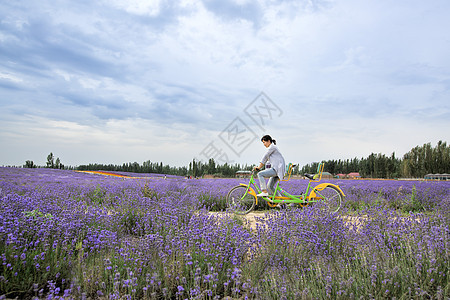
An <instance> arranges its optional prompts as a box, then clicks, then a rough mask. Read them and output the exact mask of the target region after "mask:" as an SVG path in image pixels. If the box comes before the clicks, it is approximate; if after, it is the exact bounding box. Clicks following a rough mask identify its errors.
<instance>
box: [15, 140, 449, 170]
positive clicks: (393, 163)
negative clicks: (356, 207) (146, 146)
mask: <svg viewBox="0 0 450 300" xmlns="http://www.w3.org/2000/svg"><path fill="white" fill-rule="evenodd" d="M323 162H324V163H325V166H324V171H327V172H330V173H331V174H333V175H336V174H339V173H342V174H348V173H351V172H359V173H360V175H361V177H364V178H423V177H424V176H425V175H427V174H444V173H449V172H450V146H447V143H446V142H442V141H439V142H438V143H437V145H436V146H435V147H433V146H432V145H431V143H427V144H424V145H423V146H416V147H414V148H412V149H411V150H410V151H409V152H408V153H406V154H405V155H403V158H398V157H396V156H395V153H392V154H391V155H390V156H386V155H384V154H381V153H377V154H375V153H371V154H370V155H369V156H368V157H366V158H361V159H359V158H352V159H345V160H341V159H338V160H328V161H323ZM318 164H319V163H318V162H316V163H311V164H307V165H305V166H303V167H302V168H300V167H299V166H297V167H296V168H295V169H294V174H304V173H315V172H316V170H317V166H318ZM24 167H25V168H36V167H38V166H36V165H35V164H34V162H33V161H30V160H27V161H26V163H25V165H24ZM46 167H47V168H56V169H71V170H82V171H96V170H104V171H121V172H133V173H158V174H167V175H178V176H192V177H201V176H204V175H215V176H217V177H234V176H235V174H236V172H237V171H240V170H251V169H252V165H247V164H245V165H241V164H234V165H231V164H226V163H225V164H224V165H218V164H216V162H215V161H214V159H212V158H211V159H209V161H208V162H202V161H197V160H195V159H193V160H192V161H191V162H190V163H189V165H188V166H183V167H173V166H169V165H167V164H163V163H162V162H152V161H150V160H147V161H145V162H143V163H142V164H139V163H137V162H133V163H131V162H130V163H123V164H122V165H114V164H107V165H106V164H97V163H93V164H92V163H91V164H88V165H80V166H77V167H70V166H69V167H66V166H64V165H63V164H62V163H61V161H60V159H59V158H56V160H55V156H54V155H53V153H50V154H49V155H48V156H47V164H46Z"/></svg>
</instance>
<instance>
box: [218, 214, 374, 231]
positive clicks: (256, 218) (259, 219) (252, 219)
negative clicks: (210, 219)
mask: <svg viewBox="0 0 450 300" xmlns="http://www.w3.org/2000/svg"><path fill="white" fill-rule="evenodd" d="M266 213H267V212H263V211H252V212H250V213H248V214H246V215H242V216H240V217H242V218H243V219H244V220H246V221H247V222H248V225H249V227H250V229H252V230H253V231H256V224H257V223H259V224H263V223H264V219H265V217H266ZM210 214H212V215H214V216H217V217H220V216H221V215H225V213H222V212H210ZM341 217H342V218H343V219H344V221H345V224H346V225H347V226H348V227H353V228H355V229H356V230H359V229H360V228H361V226H362V225H363V224H364V222H365V221H366V220H367V218H364V217H358V216H341Z"/></svg>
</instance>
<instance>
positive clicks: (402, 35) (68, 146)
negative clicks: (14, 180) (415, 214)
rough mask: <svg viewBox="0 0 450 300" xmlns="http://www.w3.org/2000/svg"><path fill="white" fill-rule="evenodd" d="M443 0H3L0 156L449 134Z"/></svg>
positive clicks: (178, 150) (288, 152)
mask: <svg viewBox="0 0 450 300" xmlns="http://www.w3.org/2000/svg"><path fill="white" fill-rule="evenodd" d="M448 28H450V2H449V1H448V0H431V1H422V0H421V1H418V0H407V1H406V0H397V1H386V0H368V1H360V0H336V1H332V0H330V1H326V0H317V1H316V0H304V1H303V0H299V1H289V0H284V1H275V0H258V1H247V0H220V1H213V0H203V1H191V0H179V1H169V0H166V1H165V0H96V1H92V0H78V1H68V0H54V1H48V0H41V1H34V0H33V1H32V0H19V1H17V0H2V1H1V2H0V165H4V166H6V165H17V166H21V165H24V164H25V161H26V160H32V161H33V162H34V163H35V164H37V165H45V163H46V161H47V155H48V154H49V153H50V152H51V153H53V154H54V156H55V158H56V157H58V158H60V161H61V163H63V164H64V165H66V166H78V165H82V164H89V163H101V164H122V163H126V162H138V163H143V162H144V161H148V160H150V161H152V162H163V163H164V164H169V165H171V166H187V165H188V164H189V162H190V161H192V160H193V159H196V160H199V161H207V160H208V159H210V158H214V159H215V161H216V162H217V163H219V164H223V163H240V164H257V163H259V161H260V159H261V157H262V156H263V155H264V153H265V151H266V150H265V148H264V146H263V145H262V143H261V142H260V139H261V137H262V136H263V135H266V134H269V135H271V136H272V138H274V139H276V141H277V146H278V148H279V149H280V151H281V153H282V154H283V156H284V157H285V160H286V161H287V162H293V163H299V164H300V165H305V164H308V163H312V162H317V161H322V160H329V159H351V158H354V157H357V158H362V157H367V156H369V155H370V154H371V153H382V154H385V155H391V154H392V153H393V152H395V155H396V156H397V157H402V156H403V155H404V154H405V153H407V152H408V151H410V150H411V148H413V147H415V146H418V145H419V146H421V145H423V144H425V143H431V144H432V145H433V146H434V145H436V144H437V142H438V141H440V140H442V141H446V142H447V143H449V142H450V130H449V129H450V55H449V53H450V31H449V30H448Z"/></svg>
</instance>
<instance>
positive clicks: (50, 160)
mask: <svg viewBox="0 0 450 300" xmlns="http://www.w3.org/2000/svg"><path fill="white" fill-rule="evenodd" d="M54 160H55V157H54V156H53V153H52V152H50V154H49V155H48V156H47V168H54V167H55V161H54Z"/></svg>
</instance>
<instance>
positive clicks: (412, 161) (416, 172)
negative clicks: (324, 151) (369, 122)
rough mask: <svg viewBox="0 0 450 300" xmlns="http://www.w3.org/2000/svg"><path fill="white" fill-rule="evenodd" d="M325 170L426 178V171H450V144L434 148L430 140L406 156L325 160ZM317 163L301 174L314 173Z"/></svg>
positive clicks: (441, 144) (382, 155) (364, 175)
mask: <svg viewBox="0 0 450 300" xmlns="http://www.w3.org/2000/svg"><path fill="white" fill-rule="evenodd" d="M324 163H325V166H324V170H325V171H327V172H330V173H331V174H339V173H342V174H348V173H351V172H359V173H360V175H361V177H364V178H423V177H424V176H425V175H427V174H444V173H449V172H450V145H449V146H447V143H446V142H442V141H439V142H438V143H437V145H436V146H435V147H433V146H432V145H431V143H427V144H424V145H423V146H416V147H414V148H412V149H411V150H410V151H409V152H408V153H406V154H405V155H403V158H397V157H396V156H395V153H392V154H391V155H390V156H386V155H384V154H381V153H377V154H375V153H371V154H370V155H369V156H368V157H367V158H361V159H358V158H353V159H346V160H328V161H324ZM317 166H318V163H312V164H307V165H306V166H303V168H302V169H301V170H300V173H314V172H315V171H316V170H317Z"/></svg>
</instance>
